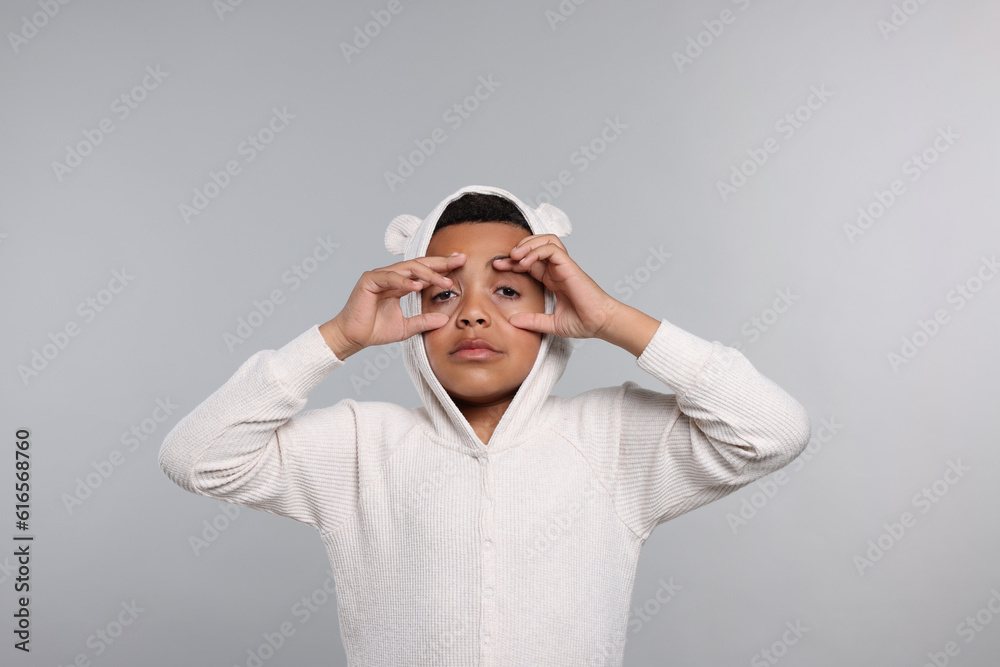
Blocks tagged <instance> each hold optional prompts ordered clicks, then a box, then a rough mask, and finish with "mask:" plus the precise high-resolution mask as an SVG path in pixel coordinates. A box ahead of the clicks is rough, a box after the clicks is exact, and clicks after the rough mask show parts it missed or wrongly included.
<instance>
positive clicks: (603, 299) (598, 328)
mask: <svg viewBox="0 0 1000 667" xmlns="http://www.w3.org/2000/svg"><path fill="white" fill-rule="evenodd" d="M509 254H510V257H511V258H510V259H496V260H493V268H495V269H497V270H498V271H505V270H506V271H514V272H517V273H524V272H528V273H530V274H531V275H532V276H533V277H534V278H535V279H536V280H538V281H539V282H541V283H542V284H544V285H545V286H546V287H548V288H549V289H550V290H552V291H553V292H554V293H555V295H556V307H555V312H554V313H553V314H551V315H550V314H548V313H516V314H514V315H512V316H511V317H510V319H509V321H510V323H511V324H513V325H514V326H516V327H519V328H521V329H528V330H530V331H538V332H541V333H550V334H555V335H557V336H562V337H564V338H600V337H601V335H602V334H603V333H604V332H605V331H607V330H608V328H609V327H611V325H612V321H613V319H614V314H615V312H616V310H617V309H618V306H620V305H621V302H620V301H618V300H617V299H615V298H613V297H612V296H610V295H609V294H608V293H607V292H605V291H604V290H603V289H601V287H600V285H598V284H597V283H596V282H594V280H593V278H591V277H590V276H588V275H587V274H586V273H584V271H583V269H581V268H580V267H579V266H578V265H577V263H576V262H574V261H573V260H572V259H571V258H570V256H569V253H568V252H566V246H564V245H563V244H562V241H560V240H559V237H558V236H556V235H555V234H535V235H532V236H526V237H524V238H523V239H521V240H520V242H518V244H517V245H516V246H514V247H513V248H512V249H511V251H510V253H509Z"/></svg>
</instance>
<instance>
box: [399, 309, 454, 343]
mask: <svg viewBox="0 0 1000 667" xmlns="http://www.w3.org/2000/svg"><path fill="white" fill-rule="evenodd" d="M448 319H449V318H448V316H447V315H445V314H444V313H421V314H420V315H414V316H413V317H407V318H404V319H403V326H404V327H405V334H406V337H407V338H409V337H410V336H413V335H416V334H418V333H423V332H424V331H431V330H432V329H440V328H441V327H443V326H444V325H445V324H448Z"/></svg>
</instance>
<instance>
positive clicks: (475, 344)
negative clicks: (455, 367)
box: [451, 338, 500, 359]
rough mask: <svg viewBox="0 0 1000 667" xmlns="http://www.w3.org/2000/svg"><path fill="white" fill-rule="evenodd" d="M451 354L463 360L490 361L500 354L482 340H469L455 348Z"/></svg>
mask: <svg viewBox="0 0 1000 667" xmlns="http://www.w3.org/2000/svg"><path fill="white" fill-rule="evenodd" d="M451 354H452V356H455V357H460V358H462V359H489V358H490V357H493V356H496V355H499V354H500V353H499V352H498V351H497V350H496V349H495V348H494V347H493V346H492V345H490V344H489V343H488V342H486V341H485V340H483V339H482V338H467V339H466V340H463V341H462V342H461V343H459V344H458V345H457V346H455V349H454V350H452V352H451Z"/></svg>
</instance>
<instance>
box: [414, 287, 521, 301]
mask: <svg viewBox="0 0 1000 667" xmlns="http://www.w3.org/2000/svg"><path fill="white" fill-rule="evenodd" d="M497 289H498V290H506V291H507V292H508V294H502V295H501V296H502V297H503V298H505V299H516V298H517V297H519V296H521V293H520V292H518V291H517V290H516V289H514V288H513V287H509V286H507V285H501V286H500V287H497ZM454 293H455V292H454V290H450V289H446V290H443V291H441V292H438V293H437V294H435V295H434V296H432V297H431V301H437V302H441V301H446V300H447V299H444V298H441V297H443V296H444V295H445V294H454Z"/></svg>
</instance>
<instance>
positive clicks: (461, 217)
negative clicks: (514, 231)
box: [431, 192, 534, 236]
mask: <svg viewBox="0 0 1000 667" xmlns="http://www.w3.org/2000/svg"><path fill="white" fill-rule="evenodd" d="M463 222H503V223H506V224H509V225H513V226H515V227H521V228H522V229H525V230H527V232H528V233H529V234H533V233H534V232H532V231H531V227H530V226H529V225H528V221H527V220H525V219H524V214H523V213H521V209H519V208H518V207H517V205H516V204H515V203H514V202H512V201H510V200H509V199H507V198H506V197H501V196H500V195H490V194H484V193H482V192H467V193H466V194H464V195H462V196H461V197H459V198H458V199H456V200H455V201H453V202H451V203H450V204H448V205H447V206H445V208H444V210H443V211H442V212H441V217H440V218H438V221H437V224H436V225H435V226H434V232H435V233H436V232H437V231H438V230H439V229H442V228H444V227H448V226H449V225H457V224H459V223H463ZM433 235H434V234H431V236H433Z"/></svg>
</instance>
